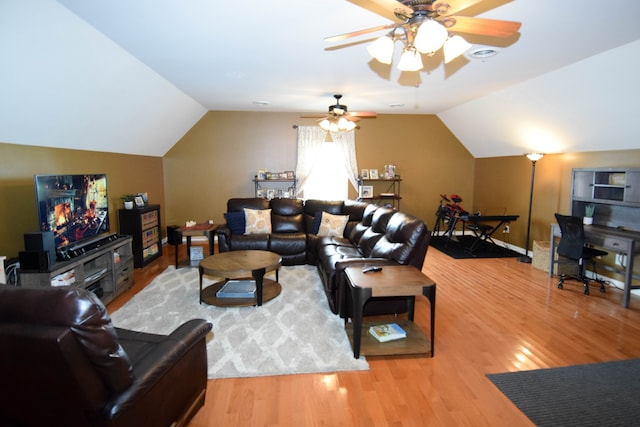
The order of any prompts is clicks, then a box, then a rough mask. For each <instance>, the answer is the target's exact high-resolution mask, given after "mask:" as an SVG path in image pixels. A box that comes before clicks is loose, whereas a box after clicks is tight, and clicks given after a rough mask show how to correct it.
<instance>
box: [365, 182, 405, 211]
mask: <svg viewBox="0 0 640 427" xmlns="http://www.w3.org/2000/svg"><path fill="white" fill-rule="evenodd" d="M401 182H402V179H400V178H399V177H396V178H379V179H363V178H361V177H360V178H358V200H360V201H364V200H376V201H380V202H382V203H390V204H391V205H393V207H394V208H396V209H398V210H400V200H401V199H402V197H400V183H401ZM367 187H371V189H370V190H371V192H370V193H369V194H365V189H366V188H367Z"/></svg>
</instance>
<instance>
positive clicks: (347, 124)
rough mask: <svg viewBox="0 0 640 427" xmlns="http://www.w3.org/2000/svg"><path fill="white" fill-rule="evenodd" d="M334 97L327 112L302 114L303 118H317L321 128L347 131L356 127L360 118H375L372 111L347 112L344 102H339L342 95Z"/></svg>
mask: <svg viewBox="0 0 640 427" xmlns="http://www.w3.org/2000/svg"><path fill="white" fill-rule="evenodd" d="M333 97H334V98H335V99H336V103H335V105H330V106H329V111H328V112H327V113H321V114H303V115H302V116H301V117H303V118H318V119H320V120H319V123H318V124H319V125H320V127H321V128H322V129H324V130H326V131H330V132H338V131H349V130H353V129H355V128H356V126H357V125H356V123H355V122H358V121H359V120H360V119H375V118H376V116H377V113H375V112H373V111H354V112H349V111H348V108H347V106H346V105H344V104H340V99H341V98H342V95H340V94H336V95H333Z"/></svg>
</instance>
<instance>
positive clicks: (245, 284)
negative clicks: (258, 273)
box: [216, 280, 256, 298]
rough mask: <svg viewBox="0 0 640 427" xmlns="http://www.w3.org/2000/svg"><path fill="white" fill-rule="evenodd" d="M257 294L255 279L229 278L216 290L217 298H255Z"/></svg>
mask: <svg viewBox="0 0 640 427" xmlns="http://www.w3.org/2000/svg"><path fill="white" fill-rule="evenodd" d="M255 296H256V281H255V280H228V281H227V283H225V284H224V285H223V286H222V287H221V288H220V290H218V292H216V297H217V298H254V297H255Z"/></svg>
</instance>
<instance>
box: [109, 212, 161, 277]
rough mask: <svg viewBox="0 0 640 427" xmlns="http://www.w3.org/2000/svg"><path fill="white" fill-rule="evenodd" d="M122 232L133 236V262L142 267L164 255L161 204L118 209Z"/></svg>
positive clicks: (137, 266)
mask: <svg viewBox="0 0 640 427" xmlns="http://www.w3.org/2000/svg"><path fill="white" fill-rule="evenodd" d="M118 219H119V221H120V233H121V234H128V235H130V236H132V237H133V264H134V266H135V267H136V268H141V267H144V266H145V265H147V264H148V263H150V262H151V261H153V260H155V259H156V258H159V257H160V256H162V241H161V238H162V234H161V232H160V205H148V206H144V207H141V208H133V209H120V210H118Z"/></svg>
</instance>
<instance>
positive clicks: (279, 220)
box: [270, 199, 305, 233]
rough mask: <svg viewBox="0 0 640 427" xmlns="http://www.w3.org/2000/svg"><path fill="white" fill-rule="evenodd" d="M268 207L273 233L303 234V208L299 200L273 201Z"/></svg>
mask: <svg viewBox="0 0 640 427" xmlns="http://www.w3.org/2000/svg"><path fill="white" fill-rule="evenodd" d="M270 206H271V228H272V232H273V233H303V232H304V230H305V228H304V206H303V202H302V200H301V199H273V200H271V204H270Z"/></svg>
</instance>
